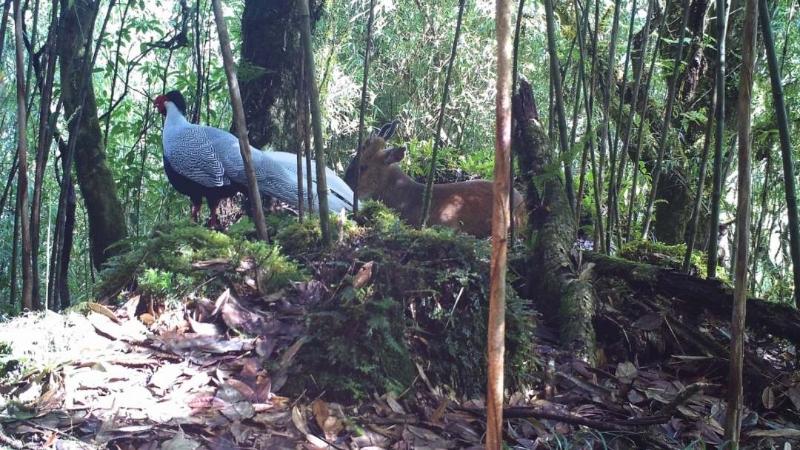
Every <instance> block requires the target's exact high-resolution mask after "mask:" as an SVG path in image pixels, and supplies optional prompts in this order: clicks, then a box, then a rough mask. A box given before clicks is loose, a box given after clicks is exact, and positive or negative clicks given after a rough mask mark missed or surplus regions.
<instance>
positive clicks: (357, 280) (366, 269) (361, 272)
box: [353, 261, 375, 289]
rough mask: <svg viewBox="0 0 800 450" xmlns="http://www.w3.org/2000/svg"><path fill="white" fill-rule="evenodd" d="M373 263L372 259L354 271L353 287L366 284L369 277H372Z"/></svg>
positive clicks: (360, 286) (358, 287)
mask: <svg viewBox="0 0 800 450" xmlns="http://www.w3.org/2000/svg"><path fill="white" fill-rule="evenodd" d="M374 265H375V262H374V261H370V262H368V263H366V264H364V265H363V266H361V268H360V269H358V272H357V273H356V276H354V277H353V287H354V288H356V289H360V288H362V287H364V285H366V284H367V283H368V282H369V280H370V279H372V267H373V266H374Z"/></svg>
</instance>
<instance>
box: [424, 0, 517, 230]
mask: <svg viewBox="0 0 800 450" xmlns="http://www.w3.org/2000/svg"><path fill="white" fill-rule="evenodd" d="M466 3H467V2H466V0H459V1H458V18H457V19H456V32H455V34H454V36H453V46H452V48H451V49H450V60H449V61H448V63H447V73H446V75H445V78H444V87H443V89H442V102H441V104H440V106H439V118H438V119H437V120H436V131H435V134H434V135H433V151H432V152H431V164H430V167H429V168H428V178H427V180H426V182H425V191H424V194H423V195H422V220H421V221H420V226H422V227H424V226H425V225H427V223H428V215H430V210H431V196H432V195H433V178H434V176H435V173H436V158H437V156H438V155H439V148H440V147H441V146H442V142H441V141H442V138H441V134H442V124H443V123H444V113H445V110H446V109H447V97H448V94H449V93H450V79H451V77H452V75H453V65H454V64H455V61H456V50H458V37H459V36H460V35H461V22H462V19H463V17H464V9H465V5H466ZM506 6H508V5H506ZM509 59H510V56H509ZM508 89H509V90H510V89H511V83H510V80H509V86H508ZM509 95H511V94H510V91H509Z"/></svg>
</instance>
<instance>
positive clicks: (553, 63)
mask: <svg viewBox="0 0 800 450" xmlns="http://www.w3.org/2000/svg"><path fill="white" fill-rule="evenodd" d="M544 11H545V16H546V20H547V51H548V53H549V55H550V77H551V80H552V82H553V93H554V94H555V107H556V116H557V117H558V142H559V147H560V149H561V152H560V155H561V159H562V160H563V162H564V185H565V186H564V187H565V188H566V191H567V202H568V203H569V206H570V208H571V209H572V211H575V191H574V188H575V187H574V186H573V184H572V158H570V157H569V154H570V148H569V141H568V139H567V118H566V115H565V112H564V86H563V85H562V83H561V81H562V80H561V67H560V63H559V62H558V49H557V43H556V26H555V13H554V12H553V1H552V0H545V1H544ZM550 120H551V121H552V118H551V119H550Z"/></svg>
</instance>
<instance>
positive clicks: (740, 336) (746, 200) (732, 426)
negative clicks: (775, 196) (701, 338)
mask: <svg viewBox="0 0 800 450" xmlns="http://www.w3.org/2000/svg"><path fill="white" fill-rule="evenodd" d="M757 20H758V5H757V0H747V1H746V3H745V19H744V29H743V33H744V35H743V36H742V39H743V45H742V70H741V72H740V75H739V100H738V104H737V106H736V116H737V117H738V119H739V133H738V134H739V183H738V190H739V192H738V198H737V205H736V242H737V245H736V247H737V249H738V250H737V251H736V268H735V279H734V282H735V287H734V293H733V316H732V318H731V362H730V378H729V380H728V410H727V414H726V423H725V439H726V440H727V441H728V442H730V443H731V447H732V448H734V449H737V448H739V435H740V433H741V426H742V423H741V422H742V381H743V380H742V359H743V358H744V323H745V313H746V302H747V257H748V252H749V250H750V108H751V105H750V102H751V100H752V95H753V68H754V65H755V59H756V55H755V53H756V48H755V47H756V24H757Z"/></svg>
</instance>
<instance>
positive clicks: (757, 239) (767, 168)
mask: <svg viewBox="0 0 800 450" xmlns="http://www.w3.org/2000/svg"><path fill="white" fill-rule="evenodd" d="M759 14H761V12H760V11H759ZM771 173H772V155H770V154H769V153H767V160H766V161H765V162H764V181H763V182H762V183H761V192H760V199H759V206H760V207H759V210H758V222H757V223H756V228H755V232H754V233H753V237H752V239H751V240H752V241H753V246H752V247H753V249H752V253H751V255H752V256H751V258H750V262H751V265H750V267H751V269H750V291H749V292H750V295H753V296H755V294H756V283H757V277H756V275H757V273H758V272H757V271H758V259H759V256H760V255H761V233H762V231H763V230H764V220H765V219H766V217H767V214H769V195H768V193H769V183H770V174H771ZM767 245H769V239H767Z"/></svg>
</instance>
